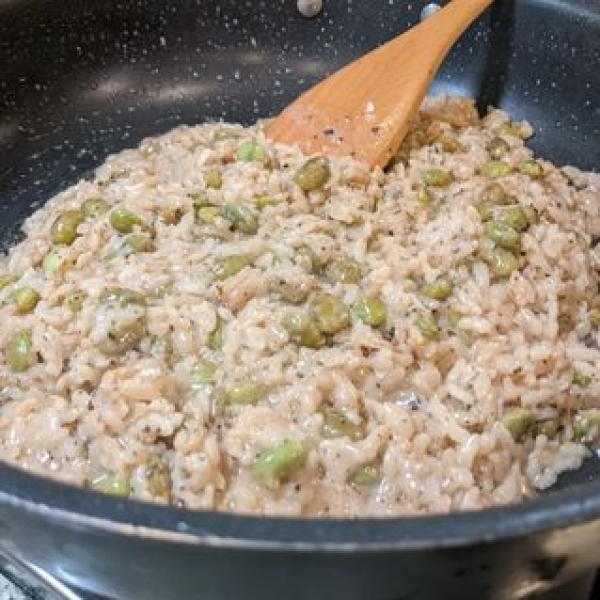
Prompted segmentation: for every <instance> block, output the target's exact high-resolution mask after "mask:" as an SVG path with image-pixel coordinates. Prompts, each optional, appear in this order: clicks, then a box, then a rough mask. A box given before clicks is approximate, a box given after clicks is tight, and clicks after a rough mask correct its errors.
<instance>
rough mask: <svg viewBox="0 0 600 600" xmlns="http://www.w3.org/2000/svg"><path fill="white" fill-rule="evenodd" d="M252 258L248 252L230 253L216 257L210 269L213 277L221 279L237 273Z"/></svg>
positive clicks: (250, 262) (250, 261) (249, 262)
mask: <svg viewBox="0 0 600 600" xmlns="http://www.w3.org/2000/svg"><path fill="white" fill-rule="evenodd" d="M252 261H253V258H252V256H250V255H248V254H232V255H231V256H224V257H223V258H220V259H218V260H217V261H216V262H215V264H214V266H213V269H212V273H213V279H214V280H215V281H223V280H225V279H229V277H233V276H234V275H237V274H238V273H239V272H240V271H241V270H242V269H243V268H244V267H247V266H249V265H251V264H252Z"/></svg>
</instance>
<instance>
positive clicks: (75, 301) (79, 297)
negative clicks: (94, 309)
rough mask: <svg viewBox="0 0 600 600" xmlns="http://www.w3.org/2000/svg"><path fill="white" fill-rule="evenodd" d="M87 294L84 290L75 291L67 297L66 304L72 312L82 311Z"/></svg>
mask: <svg viewBox="0 0 600 600" xmlns="http://www.w3.org/2000/svg"><path fill="white" fill-rule="evenodd" d="M85 298H86V295H85V294H84V293H83V292H75V293H74V294H71V295H70V296H68V297H67V298H65V306H66V307H67V308H68V309H69V310H70V311H71V312H72V313H78V312H81V309H82V308H83V303H84V302H85Z"/></svg>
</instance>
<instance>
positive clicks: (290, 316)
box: [281, 312, 327, 348]
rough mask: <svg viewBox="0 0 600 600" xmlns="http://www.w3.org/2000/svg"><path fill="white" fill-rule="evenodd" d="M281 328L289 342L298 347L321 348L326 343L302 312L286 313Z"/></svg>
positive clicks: (314, 324)
mask: <svg viewBox="0 0 600 600" xmlns="http://www.w3.org/2000/svg"><path fill="white" fill-rule="evenodd" d="M281 326H282V327H283V328H284V329H285V330H286V331H287V332H288V334H289V337H290V340H291V341H292V342H294V343H295V344H297V345H298V346H304V347H306V348H321V347H322V346H324V345H325V342H326V341H327V340H326V338H325V336H324V335H323V333H322V332H321V330H320V329H319V327H318V326H317V324H316V323H315V322H314V321H313V319H312V318H311V317H309V316H308V315H307V314H306V313H303V312H289V313H287V314H286V315H284V317H283V319H282V321H281Z"/></svg>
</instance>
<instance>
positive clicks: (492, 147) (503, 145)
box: [488, 137, 510, 160]
mask: <svg viewBox="0 0 600 600" xmlns="http://www.w3.org/2000/svg"><path fill="white" fill-rule="evenodd" d="M488 150H489V152H490V156H491V157H492V158H493V159H494V160H500V159H501V158H504V157H505V156H506V155H507V154H508V152H509V151H510V146H509V145H508V143H507V142H506V141H505V140H503V139H502V138H501V137H495V138H493V139H492V140H491V141H490V144H489V146H488Z"/></svg>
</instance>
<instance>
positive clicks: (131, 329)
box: [98, 315, 146, 356]
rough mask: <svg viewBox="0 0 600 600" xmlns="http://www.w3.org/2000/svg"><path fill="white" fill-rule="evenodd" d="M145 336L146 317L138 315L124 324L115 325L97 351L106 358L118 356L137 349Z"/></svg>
mask: <svg viewBox="0 0 600 600" xmlns="http://www.w3.org/2000/svg"><path fill="white" fill-rule="evenodd" d="M145 335H146V317H145V315H140V316H139V317H137V318H135V319H134V320H132V321H128V322H126V323H115V324H114V325H113V326H112V327H111V328H110V329H109V331H108V335H107V337H106V339H105V340H103V341H102V342H100V344H99V345H98V349H99V350H100V352H102V354H105V355H106V356H120V355H122V354H125V353H126V352H128V351H129V350H133V349H134V348H137V347H138V346H139V344H140V342H141V341H142V339H143V338H144V337H145Z"/></svg>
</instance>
